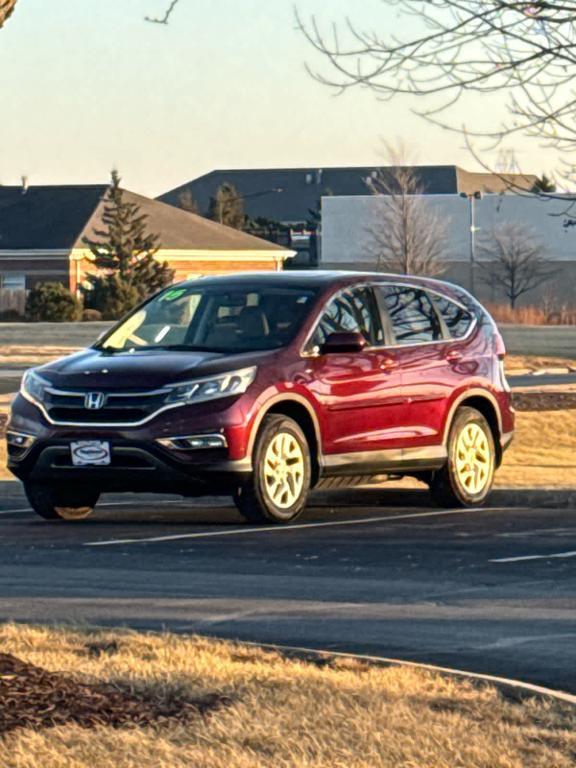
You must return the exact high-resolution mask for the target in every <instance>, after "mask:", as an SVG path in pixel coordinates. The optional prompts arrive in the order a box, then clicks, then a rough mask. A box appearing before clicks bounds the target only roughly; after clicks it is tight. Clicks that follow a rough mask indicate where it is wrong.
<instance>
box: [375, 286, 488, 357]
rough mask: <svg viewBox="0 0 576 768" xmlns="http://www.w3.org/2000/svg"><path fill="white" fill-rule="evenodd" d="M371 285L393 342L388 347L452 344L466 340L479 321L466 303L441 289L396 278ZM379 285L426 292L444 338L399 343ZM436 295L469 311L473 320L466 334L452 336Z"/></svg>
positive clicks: (388, 334) (385, 327)
mask: <svg viewBox="0 0 576 768" xmlns="http://www.w3.org/2000/svg"><path fill="white" fill-rule="evenodd" d="M371 286H372V288H373V290H374V295H375V297H376V301H377V303H378V306H379V307H380V308H381V317H382V320H381V322H382V326H383V330H384V336H385V339H387V338H390V340H391V342H392V343H391V344H386V347H387V348H388V349H409V348H410V347H422V346H425V345H432V344H450V343H454V342H456V341H464V340H466V339H467V338H468V337H469V336H470V335H471V334H472V331H473V330H474V328H475V327H476V325H477V323H478V318H477V317H476V315H475V314H474V313H473V312H471V311H470V310H469V309H468V307H466V306H465V305H464V304H462V303H461V302H459V301H458V300H456V299H453V298H452V297H448V296H446V295H445V294H443V293H441V292H440V291H435V290H434V289H433V288H428V287H427V286H426V287H424V286H419V285H414V284H413V283H406V282H403V281H396V280H382V281H378V282H374V283H372V284H371ZM379 286H393V287H395V288H410V289H412V290H414V289H415V288H416V289H418V290H421V291H422V292H423V293H425V294H426V295H427V296H428V298H429V299H430V302H431V304H432V306H433V308H434V312H435V313H436V317H437V319H438V324H439V325H440V327H441V328H442V338H441V339H437V340H436V341H415V342H413V343H412V344H397V343H396V335H395V333H394V328H393V325H392V320H391V319H390V314H389V312H388V308H387V307H386V303H385V302H384V299H383V297H382V295H381V293H380V291H378V290H375V289H376V288H378V287H379ZM435 296H440V297H441V298H443V299H445V300H446V301H451V302H452V303H453V304H455V305H456V306H457V307H460V309H462V310H464V311H465V312H466V313H468V314H469V315H470V316H471V317H472V322H471V323H470V326H469V328H468V329H467V331H466V333H465V334H464V336H459V337H458V338H452V336H450V331H449V330H448V328H447V326H446V323H445V322H444V318H443V317H442V313H441V312H440V310H439V309H438V306H437V304H436V301H435V299H434V297H435Z"/></svg>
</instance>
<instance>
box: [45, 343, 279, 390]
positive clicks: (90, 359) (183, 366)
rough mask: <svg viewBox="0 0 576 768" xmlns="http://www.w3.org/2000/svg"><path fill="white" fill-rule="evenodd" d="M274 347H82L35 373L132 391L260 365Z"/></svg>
mask: <svg viewBox="0 0 576 768" xmlns="http://www.w3.org/2000/svg"><path fill="white" fill-rule="evenodd" d="M277 354H278V350H273V351H265V352H245V353H242V354H223V353H217V352H193V351H191V352H181V351H178V352H172V351H166V350H152V349H147V350H142V351H141V352H140V351H136V352H120V353H118V352H117V353H110V352H104V351H103V350H98V349H85V350H83V351H82V352H77V353H76V354H74V355H70V356H69V357H63V358H61V359H60V360H56V361H55V362H53V363H48V364H47V365H44V366H42V367H41V368H38V369H37V371H38V373H39V374H40V375H41V376H42V377H43V378H45V379H47V380H48V381H50V382H51V384H53V385H54V386H55V387H58V388H60V389H67V388H74V389H75V388H82V389H103V390H105V391H106V390H110V389H114V390H125V391H133V390H139V389H156V388H158V387H163V386H165V385H166V384H174V383H178V382H181V381H188V380H191V379H196V378H201V377H204V376H212V375H215V374H218V373H226V372H227V371H234V370H238V369H240V368H247V367H249V366H251V365H260V364H264V363H265V362H266V361H268V360H270V359H271V357H273V356H274V355H277Z"/></svg>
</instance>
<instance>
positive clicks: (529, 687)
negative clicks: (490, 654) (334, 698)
mask: <svg viewBox="0 0 576 768" xmlns="http://www.w3.org/2000/svg"><path fill="white" fill-rule="evenodd" d="M237 642H238V644H239V645H248V646H251V647H254V648H268V649H271V650H276V651H280V652H282V653H284V654H285V655H292V656H294V657H296V658H301V659H302V660H306V658H307V657H308V659H310V657H312V658H326V657H327V656H328V657H332V658H339V659H359V660H362V661H369V662H371V663H373V664H377V665H382V666H395V667H410V668H412V669H422V670H425V671H427V672H437V673H438V674H443V675H451V676H452V677H464V678H467V679H469V680H480V681H482V682H486V683H492V684H494V685H496V686H498V687H499V688H509V689H511V690H514V691H522V692H525V693H530V694H534V695H538V696H546V697H549V698H553V699H556V700H557V701H563V702H565V703H567V704H575V705H576V695H575V694H572V693H566V692H565V691H557V690H554V689H553V688H546V687H545V686H543V685H536V684H535V683H526V682H524V681H523V680H515V679H514V678H509V677H499V676H498V675H485V674H483V673H481V672H467V671H466V670H464V669H453V668H452V667H439V666H437V665H435V664H424V663H420V662H417V661H404V660H402V659H389V658H387V657H386V656H371V655H368V654H364V653H346V652H344V651H322V650H318V649H317V648H300V647H299V646H292V645H278V644H276V643H255V642H251V641H249V640H238V641H237Z"/></svg>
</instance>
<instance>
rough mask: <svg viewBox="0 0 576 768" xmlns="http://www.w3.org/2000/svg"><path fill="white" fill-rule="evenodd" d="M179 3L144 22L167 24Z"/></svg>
mask: <svg viewBox="0 0 576 768" xmlns="http://www.w3.org/2000/svg"><path fill="white" fill-rule="evenodd" d="M0 1H1V0H0ZM15 1H16V0H14V2H15ZM179 2H180V0H172V2H171V3H170V5H169V6H168V8H167V9H166V13H165V14H164V16H161V17H157V18H155V17H152V16H146V21H149V22H150V23H152V24H168V22H169V21H170V16H172V14H173V13H174V10H175V8H176V6H177V5H178V3H179Z"/></svg>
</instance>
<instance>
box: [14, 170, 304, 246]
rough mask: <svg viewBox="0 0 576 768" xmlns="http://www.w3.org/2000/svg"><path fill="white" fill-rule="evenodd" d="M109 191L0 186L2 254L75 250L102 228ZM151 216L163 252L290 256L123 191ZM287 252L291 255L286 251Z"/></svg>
mask: <svg viewBox="0 0 576 768" xmlns="http://www.w3.org/2000/svg"><path fill="white" fill-rule="evenodd" d="M108 189H109V186H108V185H107V184H96V185H72V186H59V185H58V186H55V185H54V186H39V187H36V186H31V187H28V188H27V189H25V188H23V187H1V186H0V250H71V249H72V248H73V247H75V246H80V245H81V244H82V238H83V237H84V235H89V236H93V233H94V229H99V228H101V225H102V222H101V217H102V213H103V211H104V205H105V197H106V193H107V190H108ZM124 195H125V199H126V200H127V201H129V202H133V203H136V204H138V205H139V206H140V209H141V211H142V213H145V214H146V215H147V216H148V228H149V231H150V232H154V233H157V234H158V235H160V242H161V245H162V247H163V248H166V249H174V250H201V251H204V250H205V251H252V252H253V251H268V252H269V251H286V249H285V248H283V247H282V246H279V245H276V244H275V243H270V242H268V241H267V240H262V239H261V238H259V237H253V236H252V235H247V234H245V233H244V232H239V231H238V230H236V229H232V228H231V227H226V226H223V225H222V224H218V223H217V222H214V221H210V220H208V219H205V218H203V217H202V216H196V215H195V214H192V213H188V212H187V211H183V210H181V209H180V208H175V207H173V206H171V205H167V204H165V203H162V202H159V201H158V200H152V199H150V198H148V197H144V196H142V195H138V194H136V193H134V192H130V191H128V190H124ZM287 253H289V252H287Z"/></svg>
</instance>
